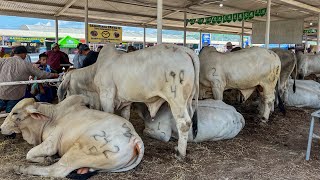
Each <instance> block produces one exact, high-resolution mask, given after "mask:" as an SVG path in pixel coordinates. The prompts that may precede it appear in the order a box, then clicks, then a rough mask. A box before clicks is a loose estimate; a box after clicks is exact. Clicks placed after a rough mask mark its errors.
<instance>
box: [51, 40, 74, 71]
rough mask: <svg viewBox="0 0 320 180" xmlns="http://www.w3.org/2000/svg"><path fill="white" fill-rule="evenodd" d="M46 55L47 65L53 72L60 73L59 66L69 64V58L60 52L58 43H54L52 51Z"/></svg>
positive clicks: (60, 68)
mask: <svg viewBox="0 0 320 180" xmlns="http://www.w3.org/2000/svg"><path fill="white" fill-rule="evenodd" d="M46 54H47V55H48V61H47V63H48V64H49V65H50V67H51V69H52V70H53V72H58V73H61V72H62V67H61V66H60V64H70V62H69V57H68V56H66V55H65V53H64V52H62V51H60V47H59V44H58V43H54V44H53V46H52V50H51V51H48V52H47V53H46Z"/></svg>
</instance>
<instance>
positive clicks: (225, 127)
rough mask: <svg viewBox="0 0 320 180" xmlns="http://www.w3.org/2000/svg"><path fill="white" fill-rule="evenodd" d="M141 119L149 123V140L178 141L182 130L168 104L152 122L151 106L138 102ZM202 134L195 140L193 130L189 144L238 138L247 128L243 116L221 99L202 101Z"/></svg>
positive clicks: (199, 124)
mask: <svg viewBox="0 0 320 180" xmlns="http://www.w3.org/2000/svg"><path fill="white" fill-rule="evenodd" d="M134 107H135V109H137V112H138V114H139V116H140V117H141V118H142V119H143V120H144V122H145V129H144V131H143V133H144V134H145V135H147V136H149V137H152V138H155V139H158V140H160V141H164V142H167V141H169V140H170V138H171V137H173V138H177V137H178V131H177V128H176V124H175V121H174V118H173V115H172V113H171V111H170V108H169V106H168V104H167V103H164V104H163V105H162V106H161V108H160V109H159V111H158V112H157V114H156V116H155V118H154V120H152V119H151V117H150V115H149V112H148V109H147V107H146V106H145V105H144V104H142V103H134ZM197 111H198V134H197V137H196V138H195V139H193V138H192V131H191V130H189V136H188V142H203V141H218V140H223V139H231V138H234V137H235V136H236V135H237V134H238V133H239V132H240V131H241V129H242V128H243V127H244V125H245V120H244V118H243V116H242V115H241V114H240V113H238V112H237V111H236V109H235V108H234V107H232V106H230V105H227V104H225V103H224V102H222V101H220V100H217V101H216V100H212V99H206V100H200V101H199V106H198V109H197Z"/></svg>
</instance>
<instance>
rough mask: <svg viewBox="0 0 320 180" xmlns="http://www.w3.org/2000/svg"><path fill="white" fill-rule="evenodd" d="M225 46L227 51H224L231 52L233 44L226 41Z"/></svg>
mask: <svg viewBox="0 0 320 180" xmlns="http://www.w3.org/2000/svg"><path fill="white" fill-rule="evenodd" d="M226 47H227V51H226V52H231V50H232V47H233V45H232V43H231V42H227V44H226Z"/></svg>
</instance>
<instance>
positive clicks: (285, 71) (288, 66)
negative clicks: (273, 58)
mask: <svg viewBox="0 0 320 180" xmlns="http://www.w3.org/2000/svg"><path fill="white" fill-rule="evenodd" d="M271 50H272V51H273V52H275V53H276V54H277V55H278V56H279V58H280V61H281V72H280V92H279V93H280V96H281V97H283V96H285V92H287V89H288V85H289V83H288V81H289V77H290V75H291V74H293V78H294V81H293V82H294V83H293V85H292V88H293V92H295V91H296V85H295V84H296V77H297V68H296V66H297V58H296V55H295V53H294V52H292V51H290V50H285V49H281V48H275V49H271ZM293 70H295V72H294V73H292V72H293Z"/></svg>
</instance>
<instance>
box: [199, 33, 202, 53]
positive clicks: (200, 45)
mask: <svg viewBox="0 0 320 180" xmlns="http://www.w3.org/2000/svg"><path fill="white" fill-rule="evenodd" d="M199 47H200V48H199V51H201V49H202V32H201V31H200V44H199Z"/></svg>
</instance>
